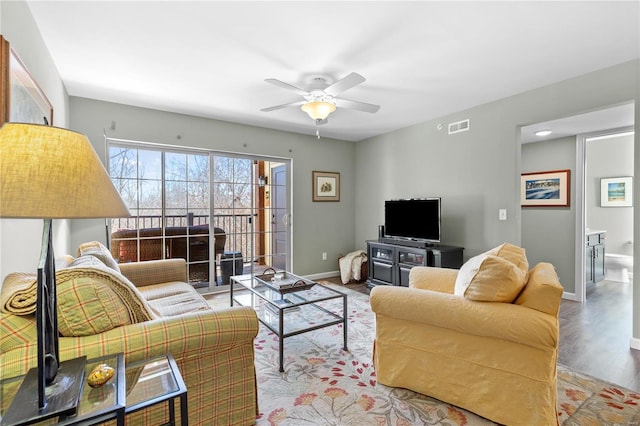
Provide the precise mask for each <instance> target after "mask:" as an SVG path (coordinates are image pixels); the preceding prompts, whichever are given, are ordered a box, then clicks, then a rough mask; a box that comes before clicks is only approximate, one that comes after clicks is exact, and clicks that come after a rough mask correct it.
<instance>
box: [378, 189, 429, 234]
mask: <svg viewBox="0 0 640 426" xmlns="http://www.w3.org/2000/svg"><path fill="white" fill-rule="evenodd" d="M384 236H385V237H386V238H395V239H407V240H416V241H424V242H426V243H439V242H440V237H441V227H440V198H439V197H437V198H435V197H434V198H413V199H405V200H388V201H385V202H384Z"/></svg>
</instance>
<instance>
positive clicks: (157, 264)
mask: <svg viewBox="0 0 640 426" xmlns="http://www.w3.org/2000/svg"><path fill="white" fill-rule="evenodd" d="M118 266H119V267H120V272H122V275H124V276H125V277H127V278H128V279H129V281H131V282H132V283H133V284H134V285H135V286H137V287H142V286H145V285H152V284H161V283H167V282H172V281H180V282H188V281H187V262H186V261H185V260H184V259H181V258H176V259H162V260H147V261H143V262H130V263H121V264H119V265H118Z"/></svg>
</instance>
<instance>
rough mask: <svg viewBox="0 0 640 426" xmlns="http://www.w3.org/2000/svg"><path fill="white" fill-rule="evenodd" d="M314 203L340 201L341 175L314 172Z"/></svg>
mask: <svg viewBox="0 0 640 426" xmlns="http://www.w3.org/2000/svg"><path fill="white" fill-rule="evenodd" d="M312 178H313V201H340V173H334V172H318V171H313V172H312Z"/></svg>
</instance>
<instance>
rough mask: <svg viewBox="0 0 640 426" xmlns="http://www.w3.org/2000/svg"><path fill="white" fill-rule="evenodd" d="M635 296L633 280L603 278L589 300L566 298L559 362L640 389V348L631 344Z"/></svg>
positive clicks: (561, 324)
mask: <svg viewBox="0 0 640 426" xmlns="http://www.w3.org/2000/svg"><path fill="white" fill-rule="evenodd" d="M632 297H633V283H631V282H630V283H619V282H613V281H601V282H600V283H598V284H597V285H596V286H595V288H594V289H593V291H591V292H589V293H588V294H587V301H586V302H585V303H578V302H572V301H569V300H563V301H562V304H561V305H560V348H559V355H558V362H559V363H561V364H564V365H566V366H568V367H571V368H572V369H574V370H576V371H580V372H583V373H586V374H589V375H591V376H594V377H597V378H600V379H603V380H607V381H609V382H613V383H616V384H618V385H620V386H623V387H626V388H629V389H632V390H634V391H637V392H640V351H639V350H635V349H631V348H630V347H629V342H630V340H631V328H632ZM636 309H640V307H638V306H637V307H636Z"/></svg>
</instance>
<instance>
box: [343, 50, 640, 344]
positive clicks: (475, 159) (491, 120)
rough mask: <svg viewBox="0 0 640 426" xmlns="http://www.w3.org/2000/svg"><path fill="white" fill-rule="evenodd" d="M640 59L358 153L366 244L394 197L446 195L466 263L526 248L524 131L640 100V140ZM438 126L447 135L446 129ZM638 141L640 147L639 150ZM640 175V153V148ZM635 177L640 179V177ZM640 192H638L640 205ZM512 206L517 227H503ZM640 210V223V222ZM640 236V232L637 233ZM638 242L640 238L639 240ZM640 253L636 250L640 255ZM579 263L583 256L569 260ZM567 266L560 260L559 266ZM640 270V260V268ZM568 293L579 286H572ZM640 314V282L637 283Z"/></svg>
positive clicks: (360, 233)
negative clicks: (461, 123) (465, 126)
mask: <svg viewBox="0 0 640 426" xmlns="http://www.w3.org/2000/svg"><path fill="white" fill-rule="evenodd" d="M639 65H640V60H634V61H630V62H626V63H623V64H619V65H616V66H613V67H610V68H606V69H603V70H599V71H596V72H593V73H589V74H586V75H582V76H579V77H575V78H572V79H569V80H566V81H562V82H559V83H556V84H552V85H549V86H545V87H542V88H539V89H535V90H531V91H529V92H525V93H522V94H519V95H515V96H511V97H508V98H505V99H501V100H498V101H495V102H492V103H488V104H485V105H480V106H478V107H475V108H471V109H469V110H466V111H461V112H459V113H456V114H452V115H449V116H446V117H442V118H440V119H437V120H430V121H427V122H425V123H421V124H418V125H415V126H412V127H409V128H405V129H401V130H398V131H395V132H391V133H388V134H386V135H381V136H377V137H374V138H371V139H368V140H365V141H362V142H359V143H358V144H357V145H356V191H355V192H356V197H357V198H356V235H355V237H356V242H355V244H357V245H358V244H359V245H360V246H364V241H365V240H367V239H375V238H376V234H377V227H378V225H379V224H381V223H382V221H383V203H384V200H385V199H388V198H400V197H407V196H441V197H442V202H443V210H442V214H443V242H445V243H448V244H455V245H460V246H463V247H465V257H466V258H469V257H471V256H473V255H475V254H478V253H480V252H482V251H485V250H487V249H489V248H491V247H495V246H497V245H499V244H500V243H502V242H505V241H507V242H512V243H515V244H520V243H521V241H522V237H521V212H520V188H519V186H518V182H519V179H520V172H521V164H520V162H521V153H520V140H519V128H520V127H522V126H526V125H529V124H533V123H538V122H543V121H548V120H552V119H557V118H562V117H567V116H572V115H576V114H580V113H584V112H589V111H593V110H597V109H601V108H605V107H609V106H613V105H618V104H623V103H628V102H629V101H634V102H635V105H636V108H635V134H636V139H635V140H636V141H637V138H638V136H637V135H639V134H640V132H638V129H640V78H639V76H640V68H639ZM465 118H469V119H470V120H471V123H470V130H469V131H468V132H465V133H459V134H454V135H447V134H446V133H445V132H446V131H445V130H444V129H446V126H447V124H448V123H451V122H454V121H458V120H462V119H465ZM438 124H443V125H444V129H443V130H438V129H437V127H438ZM634 143H635V142H634ZM634 155H635V157H636V158H635V169H636V170H637V169H639V168H640V159H639V158H638V157H640V150H635V152H634ZM634 174H635V173H634ZM639 187H640V185H636V186H635V190H634V198H635V199H638V196H639V194H640V189H639ZM501 208H506V209H507V213H508V220H507V221H504V222H501V221H498V210H499V209H501ZM638 210H640V209H636V211H634V223H640V212H638ZM638 232H640V228H639V227H637V226H636V227H635V230H634V237H635V234H636V233H638ZM574 233H575V232H574V230H573V227H571V228H569V229H566V231H565V232H561V233H557V234H553V235H549V236H548V237H549V238H548V240H547V241H546V242H545V244H544V245H542V244H540V245H538V244H536V245H534V246H531V245H529V246H527V247H526V249H527V254H528V256H531V257H532V258H538V259H542V258H545V257H546V255H545V254H544V253H545V252H546V250H547V247H549V246H550V245H558V244H559V245H563V244H564V242H565V241H567V240H569V241H571V242H572V243H573V238H574V235H573V234H574ZM634 240H637V238H634ZM638 253H639V250H638V249H634V255H635V257H636V258H640V257H638ZM567 255H568V256H569V258H571V259H573V262H575V256H576V253H575V249H574V248H571V249H570V250H569V252H568V254H567ZM558 262H564V261H563V260H559V259H553V261H552V262H551V263H554V264H555V263H558ZM637 264H638V263H637V262H636V265H637ZM563 280H565V281H563V285H566V286H567V287H566V290H567V291H568V292H571V291H573V287H574V284H573V282H572V281H571V280H570V277H566V278H563ZM634 287H635V288H636V291H634V306H636V307H638V306H640V280H637V283H636V284H634ZM633 329H634V331H633V336H634V340H633V344H634V347H637V348H640V338H639V337H640V309H634V319H633Z"/></svg>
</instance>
